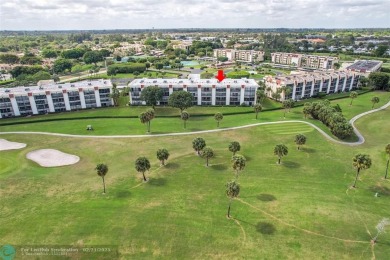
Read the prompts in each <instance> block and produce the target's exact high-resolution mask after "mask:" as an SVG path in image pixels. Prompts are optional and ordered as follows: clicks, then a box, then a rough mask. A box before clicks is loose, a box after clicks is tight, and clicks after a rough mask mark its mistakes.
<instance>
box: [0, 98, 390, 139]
mask: <svg viewBox="0 0 390 260" xmlns="http://www.w3.org/2000/svg"><path fill="white" fill-rule="evenodd" d="M389 106H390V101H389V102H387V104H385V105H383V106H381V107H379V108H376V109H372V110H370V111H367V112H364V113H361V114H359V115H356V116H354V117H353V118H352V119H351V120H349V122H350V123H351V125H352V127H353V131H354V132H355V134H356V136H357V137H358V138H359V140H358V141H356V142H343V141H340V140H336V139H334V138H333V137H331V136H330V135H328V134H327V133H326V132H324V131H323V130H322V129H321V128H319V127H318V126H316V125H314V124H312V123H309V122H306V121H301V120H287V121H275V122H263V123H256V124H249V125H243V126H235V127H229V128H223V129H213V130H203V131H196V132H184V133H170V134H155V135H154V134H151V135H72V134H59V133H49V132H0V134H29V135H30V134H33V135H52V136H62V137H74V138H98V139H100V138H145V137H146V138H150V137H161V136H180V135H197V134H205V133H215V132H221V131H229V130H236V129H242V128H247V127H254V126H259V125H272V124H285V123H303V124H307V125H309V126H311V127H313V128H315V129H316V130H317V131H318V132H320V133H321V134H322V135H323V136H324V137H325V138H327V139H328V140H330V141H332V142H335V143H338V144H344V145H349V146H355V145H360V144H363V143H364V142H365V139H364V137H363V135H362V134H361V133H360V132H359V130H358V129H357V128H356V126H355V121H356V120H358V119H359V118H361V117H363V116H365V115H368V114H371V113H374V112H377V111H381V110H383V109H386V108H387V107H389Z"/></svg>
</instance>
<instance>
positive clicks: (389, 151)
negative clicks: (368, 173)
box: [385, 144, 390, 179]
mask: <svg viewBox="0 0 390 260" xmlns="http://www.w3.org/2000/svg"><path fill="white" fill-rule="evenodd" d="M385 151H386V154H387V155H388V156H389V157H388V158H387V165H386V174H385V179H387V172H388V170H389V162H390V144H387V145H386V148H385Z"/></svg>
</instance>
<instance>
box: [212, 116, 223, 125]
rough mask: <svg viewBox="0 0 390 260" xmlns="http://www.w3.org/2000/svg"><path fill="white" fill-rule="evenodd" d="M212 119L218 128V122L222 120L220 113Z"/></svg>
mask: <svg viewBox="0 0 390 260" xmlns="http://www.w3.org/2000/svg"><path fill="white" fill-rule="evenodd" d="M214 119H215V120H216V121H217V127H219V122H220V121H221V120H222V119H223V115H222V113H219V112H218V113H216V114H215V115H214Z"/></svg>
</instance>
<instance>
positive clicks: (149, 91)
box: [140, 86, 163, 109]
mask: <svg viewBox="0 0 390 260" xmlns="http://www.w3.org/2000/svg"><path fill="white" fill-rule="evenodd" d="M162 96H163V90H162V89H161V88H159V87H157V86H149V87H146V88H144V89H142V91H141V97H140V98H141V100H142V101H145V103H146V105H148V106H152V108H153V109H154V107H155V106H156V105H157V102H158V101H160V100H161V99H162Z"/></svg>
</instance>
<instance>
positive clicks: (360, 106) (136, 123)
mask: <svg viewBox="0 0 390 260" xmlns="http://www.w3.org/2000/svg"><path fill="white" fill-rule="evenodd" d="M373 96H378V97H380V102H379V103H378V104H376V107H380V106H382V105H384V104H385V103H387V102H388V101H389V100H390V93H389V92H369V93H366V94H362V95H360V96H358V98H356V99H355V100H354V101H353V105H352V106H350V105H349V104H350V99H349V98H345V99H338V100H334V101H332V104H334V105H336V104H339V105H340V107H341V108H342V110H343V114H344V115H345V116H346V118H347V119H351V118H352V117H353V116H355V115H357V114H360V113H362V112H365V111H368V110H371V107H372V103H371V98H372V97H373ZM265 102H266V103H265V108H266V109H267V108H270V109H272V108H277V106H279V103H277V102H275V101H271V100H268V99H267V100H266V101H265ZM146 109H147V107H143V106H137V107H126V106H122V107H116V108H102V109H94V110H87V111H79V112H71V113H61V114H51V115H46V116H34V117H30V118H13V119H1V120H0V131H2V132H8V131H36V132H52V133H63V134H81V135H131V134H138V135H140V134H146V126H145V125H142V124H141V123H140V120H139V119H138V115H139V114H140V113H141V112H143V111H145V110H146ZM187 111H188V112H189V113H190V115H191V117H190V119H189V120H188V121H187V128H186V129H183V121H182V120H180V117H179V113H180V112H179V110H178V109H173V108H170V107H156V118H155V119H153V120H152V122H151V132H152V134H164V133H177V132H193V131H201V130H209V129H217V123H216V121H215V119H214V116H213V115H214V114H215V113H216V112H221V113H223V114H225V116H224V118H223V120H222V121H221V123H220V128H227V127H234V126H242V125H247V124H254V123H259V122H273V121H284V120H305V121H307V122H311V123H313V124H315V125H317V126H318V127H320V128H321V129H323V130H324V131H325V132H327V133H328V134H330V135H331V133H330V131H329V130H328V128H327V127H326V126H324V125H323V124H322V123H321V122H319V121H317V120H313V119H310V118H308V119H305V118H304V117H303V114H302V106H300V107H296V108H293V109H292V110H291V112H288V113H286V118H284V117H283V116H284V110H283V109H281V110H273V111H262V112H260V113H259V118H258V120H256V119H255V113H254V112H253V108H251V107H192V108H189V109H188V110H187ZM229 113H233V114H234V113H244V114H239V115H227V114H229ZM104 116H107V117H117V116H119V117H133V118H98V117H104ZM88 117H89V118H88ZM94 117H97V118H94ZM47 119H49V120H50V119H68V120H59V121H57V120H56V121H49V120H47ZM69 119H74V120H69ZM37 120H39V121H42V120H47V121H46V122H36V123H28V122H30V121H37ZM9 123H11V124H12V123H18V124H15V125H7V124H9ZM20 123H23V124H20ZM87 125H92V126H93V127H94V131H86V126H87ZM352 140H353V139H352Z"/></svg>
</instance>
